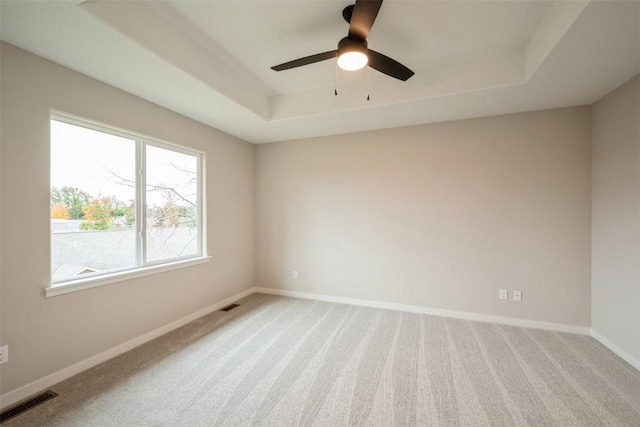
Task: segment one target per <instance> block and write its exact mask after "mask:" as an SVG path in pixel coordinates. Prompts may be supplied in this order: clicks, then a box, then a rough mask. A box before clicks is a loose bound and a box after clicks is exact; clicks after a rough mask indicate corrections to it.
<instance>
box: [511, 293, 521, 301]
mask: <svg viewBox="0 0 640 427" xmlns="http://www.w3.org/2000/svg"><path fill="white" fill-rule="evenodd" d="M513 300H514V301H518V302H520V301H522V291H513Z"/></svg>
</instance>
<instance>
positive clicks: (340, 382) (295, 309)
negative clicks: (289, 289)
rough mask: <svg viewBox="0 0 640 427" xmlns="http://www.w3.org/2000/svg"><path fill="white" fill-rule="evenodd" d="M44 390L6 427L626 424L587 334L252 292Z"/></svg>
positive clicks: (631, 399)
mask: <svg viewBox="0 0 640 427" xmlns="http://www.w3.org/2000/svg"><path fill="white" fill-rule="evenodd" d="M240 304H241V305H240V307H238V308H236V309H234V310H232V311H230V312H215V313H211V314H210V315H207V316H204V317H202V318H200V319H198V320H196V321H194V322H192V323H190V324H188V325H186V326H184V327H182V328H180V329H177V330H175V331H173V332H171V333H169V334H166V335H164V336H162V337H160V338H158V339H156V340H154V341H151V342H149V343H147V344H145V345H142V346H140V347H138V348H136V349H134V350H132V351H130V352H128V353H126V354H123V355H121V356H118V357H116V358H114V359H111V360H109V361H107V362H105V363H103V364H101V365H99V366H96V367H95V368H92V369H90V370H88V371H85V372H83V373H81V374H79V375H76V376H75V377H73V378H70V379H68V380H66V381H64V382H61V383H59V384H57V385H56V386H54V387H51V389H52V390H54V391H56V392H57V393H60V396H59V397H57V398H55V399H53V400H51V401H49V402H47V403H45V404H43V405H41V406H39V407H37V408H35V409H33V410H31V411H29V412H26V413H25V414H23V415H20V416H19V417H16V418H14V419H13V420H11V421H9V422H7V423H5V424H3V427H5V426H6V427H9V426H65V427H66V426H83V427H85V426H245V425H260V426H294V425H301V426H310V425H317V426H414V425H415V426H431V425H433V426H438V425H440V426H483V425H487V426H489V425H490V426H514V425H515V426H527V425H531V426H553V425H558V426H640V372H639V371H637V370H635V369H634V368H633V367H632V366H630V365H629V364H627V363H626V362H624V361H623V360H622V359H620V358H619V357H617V356H616V355H614V354H613V353H612V352H610V351H609V350H608V349H607V348H605V347H604V346H602V345H601V344H600V343H598V342H597V341H595V340H594V339H593V338H591V337H587V336H581V335H574V334H567V333H558V332H550V331H542V330H536V329H527V328H519V327H512V326H504V325H495V324H490V323H482V322H472V321H466V320H457V319H449V318H443V317H435V316H427V315H421V314H413V313H404V312H399V311H391V310H382V309H375V308H367V307H359V306H352V305H346V304H335V303H327V302H319V301H311V300H302V299H295V298H284V297H277V296H272V295H264V294H253V295H251V296H249V297H247V298H245V299H243V300H241V301H240Z"/></svg>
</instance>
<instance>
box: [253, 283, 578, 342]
mask: <svg viewBox="0 0 640 427" xmlns="http://www.w3.org/2000/svg"><path fill="white" fill-rule="evenodd" d="M254 289H255V291H256V292H260V293H264V294H272V295H282V296H287V297H294V298H305V299H313V300H318V301H327V302H337V303H341V304H352V305H361V306H364V307H375V308H384V309H388V310H397V311H406V312H409V313H420V314H430V315H433V316H442V317H451V318H455V319H465V320H477V321H480V322H490V323H499V324H502V325H513V326H522V327H525V328H534V329H545V330H549V331H559V332H570V333H574V334H581V335H590V334H591V329H590V328H588V327H584V326H574V325H565V324H562V323H551V322H541V321H538V320H527V319H517V318H514V317H502V316H491V315H488V314H478V313H468V312H465V311H454V310H442V309H439V308H431V307H423V306H418V305H405V304H393V303H388V302H380V301H371V300H363V299H356V298H345V297H335V296H331V295H323V294H312V293H307V292H297V291H288V290H283V289H273V288H260V287H258V288H254Z"/></svg>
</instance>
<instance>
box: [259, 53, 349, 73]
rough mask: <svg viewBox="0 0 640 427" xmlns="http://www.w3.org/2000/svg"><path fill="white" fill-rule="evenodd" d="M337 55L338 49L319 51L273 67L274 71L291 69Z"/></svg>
mask: <svg viewBox="0 0 640 427" xmlns="http://www.w3.org/2000/svg"><path fill="white" fill-rule="evenodd" d="M337 55H338V51H337V50H330V51H329V52H323V53H317V54H315V55H311V56H305V57H304V58H299V59H294V60H293V61H289V62H285V63H284V64H280V65H276V66H274V67H271V69H272V70H274V71H284V70H289V69H291V68H296V67H302V66H303V65H309V64H314V63H316V62H320V61H325V60H327V59H331V58H335V57H336V56H337Z"/></svg>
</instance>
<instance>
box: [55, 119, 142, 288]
mask: <svg viewBox="0 0 640 427" xmlns="http://www.w3.org/2000/svg"><path fill="white" fill-rule="evenodd" d="M135 148H136V143H135V141H134V140H131V139H126V138H122V137H119V136H114V135H111V134H108V133H105V132H99V131H96V130H92V129H87V128H84V127H80V126H75V125H71V124H68V123H64V122H60V121H56V120H51V273H52V281H54V282H56V281H61V280H71V279H76V278H81V277H82V275H86V274H92V273H93V274H97V273H98V272H104V271H109V270H119V269H123V268H127V267H131V266H135V265H136V226H135Z"/></svg>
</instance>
